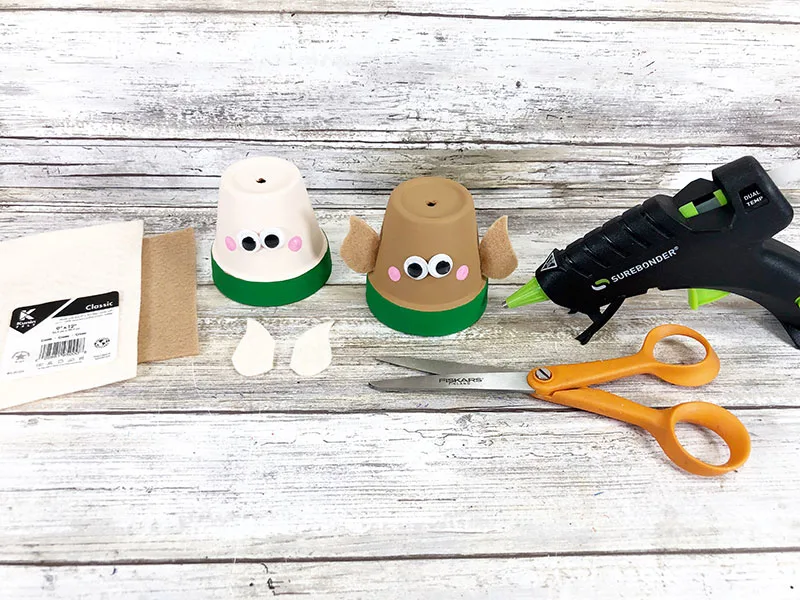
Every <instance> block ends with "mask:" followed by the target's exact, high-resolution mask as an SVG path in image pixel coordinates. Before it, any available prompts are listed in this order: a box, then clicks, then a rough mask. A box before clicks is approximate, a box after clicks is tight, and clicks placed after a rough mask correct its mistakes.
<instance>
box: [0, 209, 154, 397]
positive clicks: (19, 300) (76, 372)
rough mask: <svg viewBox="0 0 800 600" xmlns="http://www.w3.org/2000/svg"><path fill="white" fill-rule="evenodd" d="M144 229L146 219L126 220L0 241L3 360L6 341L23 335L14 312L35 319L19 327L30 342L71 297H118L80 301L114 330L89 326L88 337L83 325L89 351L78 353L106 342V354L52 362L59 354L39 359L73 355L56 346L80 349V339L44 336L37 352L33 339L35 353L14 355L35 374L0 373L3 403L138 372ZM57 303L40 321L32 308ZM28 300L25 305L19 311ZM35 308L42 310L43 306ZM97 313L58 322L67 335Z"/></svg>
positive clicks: (94, 384) (26, 319) (97, 348)
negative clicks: (62, 323)
mask: <svg viewBox="0 0 800 600" xmlns="http://www.w3.org/2000/svg"><path fill="white" fill-rule="evenodd" d="M142 235H143V223H142V222H141V221H131V222H125V223H111V224H107V225H100V226H96V227H87V228H83V229H73V230H67V231H55V232H51V233H43V234H38V235H34V236H30V237H25V238H19V239H14V240H9V241H6V242H2V243H0V360H7V359H8V356H10V354H9V351H8V350H9V349H8V348H6V346H7V344H9V343H11V342H13V341H14V340H15V339H22V338H21V336H20V335H19V333H20V332H19V331H18V330H15V329H12V325H13V324H14V323H12V314H13V315H15V316H16V317H17V319H18V320H19V321H23V322H24V323H23V325H24V324H27V323H33V325H32V326H30V329H29V330H27V331H26V332H25V333H24V334H23V335H24V336H29V337H27V338H25V341H26V342H28V343H30V341H31V340H36V339H38V337H37V336H39V337H40V336H42V335H43V332H44V331H45V330H46V329H45V328H46V327H50V326H51V323H52V322H53V319H55V318H56V317H57V316H58V315H59V314H63V313H65V312H67V309H68V308H69V307H70V306H72V305H73V304H76V302H74V300H75V299H79V300H80V299H85V298H88V297H95V296H98V297H104V298H113V299H116V298H117V297H118V302H119V305H118V307H114V308H110V309H109V308H105V309H104V305H103V304H98V303H97V302H94V303H92V302H84V303H82V305H81V306H78V308H80V309H81V310H83V309H86V310H95V309H96V312H97V313H98V314H99V313H103V314H105V315H106V316H107V319H106V323H108V322H112V323H113V328H112V329H113V331H111V333H109V334H107V335H106V334H104V333H102V331H101V332H100V333H96V332H92V336H91V337H90V336H89V334H87V333H86V331H83V330H81V331H82V332H83V334H84V335H83V338H84V339H83V340H82V341H80V344H81V349H83V346H84V345H85V346H86V352H85V354H84V355H81V356H85V355H88V354H89V353H90V352H96V351H100V350H104V349H105V348H106V346H105V345H108V348H109V350H108V352H107V356H108V357H109V359H108V360H106V361H105V362H98V363H87V362H83V363H80V364H69V365H66V366H64V365H56V367H57V368H56V367H52V366H51V365H53V364H54V363H57V362H58V360H61V359H60V358H56V360H55V361H53V360H42V359H52V358H53V357H62V356H66V359H71V360H78V359H79V358H80V356H78V355H77V354H76V353H73V355H72V356H69V353H67V352H61V353H58V352H56V351H54V350H53V348H57V349H59V350H62V349H63V348H65V347H67V346H70V345H71V346H72V347H73V348H71V349H75V348H77V346H76V344H77V342H72V341H71V340H65V341H64V342H60V343H62V344H63V345H62V346H60V347H56V346H52V345H50V346H47V345H46V344H45V343H43V344H42V346H41V351H39V349H38V346H37V350H35V351H32V352H27V351H26V352H23V351H19V352H15V353H14V354H15V355H16V356H15V357H14V359H13V360H14V361H17V362H19V363H20V365H31V367H30V368H31V369H32V371H31V372H35V374H30V375H25V376H9V375H8V374H7V372H6V371H3V372H0V409H2V408H6V407H9V406H15V405H18V404H23V403H25V402H30V401H33V400H39V399H42V398H49V397H52V396H57V395H60V394H67V393H71V392H75V391H78V390H84V389H89V388H94V387H98V386H101V385H106V384H109V383H113V382H116V381H122V380H125V379H130V378H132V377H135V376H136V365H137V339H138V329H139V310H140V302H141V285H142ZM59 302H60V303H61V304H60V305H58V306H60V308H54V309H52V311H51V314H50V315H48V316H47V317H45V316H41V317H40V318H39V319H38V320H37V312H36V309H38V307H39V306H41V305H45V304H48V303H49V304H51V305H53V306H56V305H57V304H58V303H59ZM78 304H81V303H78ZM108 304H109V305H112V304H113V302H111V301H109V302H108ZM25 307H28V308H27V309H26V310H21V309H24V308H25ZM31 307H33V308H31ZM101 309H104V310H101ZM40 312H44V313H46V312H47V309H43V310H42V311H40ZM73 312H74V311H73ZM94 316H95V315H90V314H89V313H86V314H85V315H77V316H75V318H76V319H81V318H83V317H86V319H85V320H83V321H75V320H73V321H71V322H70V323H69V324H68V325H67V326H60V327H62V328H64V327H65V328H66V329H67V334H71V332H72V331H74V330H75V329H76V328H77V329H81V328H84V329H85V327H86V325H85V323H86V322H87V321H90V320H91V319H90V317H94ZM109 327H111V326H109ZM70 328H73V329H72V330H70ZM78 333H80V332H78ZM30 336H33V337H30ZM71 339H72V340H77V339H79V338H75V337H73V338H71ZM51 343H59V342H51ZM111 348H113V352H112V350H111ZM66 359H64V360H66ZM7 362H8V361H7ZM67 362H68V361H67ZM34 365H35V366H34Z"/></svg>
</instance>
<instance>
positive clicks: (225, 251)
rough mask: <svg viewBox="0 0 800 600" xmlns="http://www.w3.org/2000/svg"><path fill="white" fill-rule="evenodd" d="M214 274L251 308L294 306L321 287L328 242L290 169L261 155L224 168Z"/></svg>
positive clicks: (326, 274)
mask: <svg viewBox="0 0 800 600" xmlns="http://www.w3.org/2000/svg"><path fill="white" fill-rule="evenodd" d="M211 270H212V276H213V278H214V283H215V284H216V286H217V288H219V290H220V291H221V292H222V293H223V294H225V295H226V296H228V297H229V298H231V299H232V300H235V301H236V302H241V303H242V304H250V305H253V306H278V305H282V304H290V303H292V302H297V301H298V300H302V299H303V298H307V297H308V296H310V295H311V294H313V293H314V292H316V291H317V290H318V289H320V288H321V287H322V286H323V285H324V284H325V282H326V281H327V280H328V277H330V274H331V253H330V248H329V247H328V239H327V238H326V237H325V234H324V233H323V231H322V229H320V226H319V223H317V218H316V216H315V215H314V210H313V209H312V208H311V201H310V199H309V197H308V192H307V191H306V188H305V185H304V184H303V178H302V176H301V174H300V171H299V170H298V169H297V167H296V166H295V165H294V164H292V163H290V162H289V161H286V160H283V159H280V158H274V157H260V158H249V159H247V160H242V161H239V162H236V163H234V164H232V165H231V166H230V167H228V168H227V169H226V170H225V172H224V173H223V174H222V181H221V183H220V188H219V207H218V212H217V235H216V238H215V239H214V244H213V246H212V247H211Z"/></svg>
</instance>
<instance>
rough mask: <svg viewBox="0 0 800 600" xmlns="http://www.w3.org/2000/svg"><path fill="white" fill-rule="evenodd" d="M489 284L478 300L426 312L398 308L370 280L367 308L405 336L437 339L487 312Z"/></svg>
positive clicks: (463, 327)
mask: <svg viewBox="0 0 800 600" xmlns="http://www.w3.org/2000/svg"><path fill="white" fill-rule="evenodd" d="M488 297H489V283H488V282H487V283H486V284H484V286H483V289H482V290H481V291H480V293H478V295H477V296H475V298H473V299H472V300H470V301H469V302H467V303H466V304H463V305H461V306H457V307H456V308H451V309H449V310H440V311H434V312H425V311H421V310H414V309H411V308H405V307H403V306H398V305H397V304H395V303H394V302H390V301H389V300H387V299H386V298H384V297H383V296H381V295H380V294H379V293H378V292H377V290H375V288H374V287H373V286H372V284H371V283H370V281H369V277H368V278H367V305H368V306H369V309H370V310H371V311H372V314H373V315H375V318H376V319H378V321H380V322H381V323H383V324H384V325H386V326H387V327H391V328H392V329H394V330H396V331H400V332H402V333H409V334H411V335H419V336H425V337H435V336H441V335H450V334H451V333H457V332H459V331H462V330H464V329H466V328H467V327H469V326H470V325H473V324H474V323H475V322H476V321H477V320H478V319H480V318H481V316H482V315H483V312H484V311H485V310H486V302H487V299H488Z"/></svg>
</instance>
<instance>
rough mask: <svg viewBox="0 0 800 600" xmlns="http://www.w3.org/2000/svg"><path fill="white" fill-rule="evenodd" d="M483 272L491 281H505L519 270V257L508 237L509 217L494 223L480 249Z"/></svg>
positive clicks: (501, 218) (484, 237)
mask: <svg viewBox="0 0 800 600" xmlns="http://www.w3.org/2000/svg"><path fill="white" fill-rule="evenodd" d="M478 250H479V252H480V255H481V272H482V273H483V274H484V275H485V276H486V277H489V278H490V279H505V278H506V277H508V276H509V275H511V274H512V273H513V272H514V270H515V269H516V268H517V255H516V253H515V252H514V248H513V247H512V246H511V240H510V239H509V237H508V217H505V216H503V217H500V218H499V219H497V221H495V222H494V223H492V225H491V227H489V230H488V231H487V232H486V235H484V236H483V239H482V240H481V244H480V247H479V248H478Z"/></svg>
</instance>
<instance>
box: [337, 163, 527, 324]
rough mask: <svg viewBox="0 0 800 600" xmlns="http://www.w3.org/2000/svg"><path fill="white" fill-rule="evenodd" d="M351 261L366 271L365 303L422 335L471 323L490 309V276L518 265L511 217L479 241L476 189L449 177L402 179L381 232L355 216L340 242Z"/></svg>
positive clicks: (381, 316) (355, 267) (499, 275)
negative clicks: (510, 234)
mask: <svg viewBox="0 0 800 600" xmlns="http://www.w3.org/2000/svg"><path fill="white" fill-rule="evenodd" d="M341 255H342V258H343V260H344V261H345V263H346V264H347V265H348V266H349V267H350V268H351V269H353V270H354V271H356V272H358V273H366V274H367V303H368V305H369V307H370V310H372V313H373V314H374V315H375V317H376V318H377V319H378V320H379V321H381V322H382V323H384V324H386V325H388V326H389V327H391V328H392V329H396V330H398V331H402V332H404V333H410V334H414V335H423V336H437V335H447V334H450V333H455V332H457V331H461V330H462V329H466V328H467V327H469V326H470V325H472V324H473V323H475V321H477V320H478V319H479V318H480V317H481V315H482V314H483V312H484V310H485V308H486V299H487V290H488V280H487V278H488V277H492V278H504V277H508V276H509V275H510V274H511V273H513V271H514V269H516V267H517V258H516V255H515V254H514V250H513V248H512V247H511V242H510V240H509V238H508V229H507V217H501V218H500V219H498V220H497V221H496V222H495V223H494V224H493V225H492V226H491V227H490V228H489V230H488V232H487V234H486V236H485V237H484V239H483V241H481V242H480V243H479V239H478V226H477V223H476V221H475V205H474V203H473V201H472V195H471V194H470V193H469V191H468V190H467V189H466V188H465V187H464V186H462V185H461V184H459V183H457V182H455V181H451V180H450V179H445V178H443V177H419V178H416V179H410V180H408V181H405V182H403V183H401V184H400V185H399V186H397V188H395V190H394V191H393V192H392V194H391V196H390V197H389V203H388V205H387V207H386V214H385V215H384V219H383V227H382V229H381V233H380V235H378V234H377V233H375V231H374V230H373V229H372V228H371V227H370V226H369V225H367V224H366V223H365V222H364V221H362V220H361V219H359V218H357V217H350V232H349V233H348V235H347V237H346V238H345V240H344V242H343V243H342V249H341Z"/></svg>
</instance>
